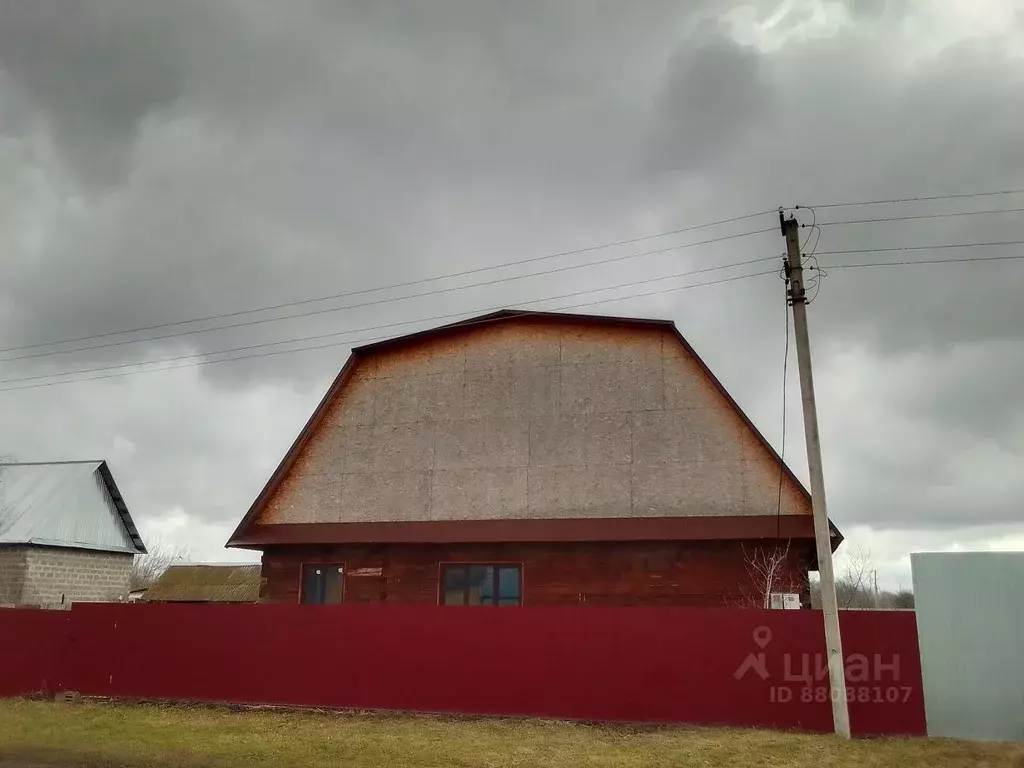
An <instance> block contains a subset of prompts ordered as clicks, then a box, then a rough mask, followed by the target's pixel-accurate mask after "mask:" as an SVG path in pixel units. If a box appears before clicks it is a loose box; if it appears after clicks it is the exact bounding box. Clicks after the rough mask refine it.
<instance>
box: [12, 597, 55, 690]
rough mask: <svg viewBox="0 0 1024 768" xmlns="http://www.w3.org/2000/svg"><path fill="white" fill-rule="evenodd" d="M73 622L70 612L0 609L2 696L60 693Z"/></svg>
mask: <svg viewBox="0 0 1024 768" xmlns="http://www.w3.org/2000/svg"><path fill="white" fill-rule="evenodd" d="M70 619H71V616H70V614H69V613H68V612H67V611H42V610H37V609H31V608H0V696H26V695H29V694H33V693H53V692H54V691H56V690H58V688H59V687H60V681H58V680H57V676H58V672H59V669H60V667H61V662H62V661H63V660H64V659H63V657H64V655H65V654H66V653H67V651H68V646H67V629H68V624H69V622H70Z"/></svg>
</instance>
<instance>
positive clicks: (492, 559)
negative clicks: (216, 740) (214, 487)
mask: <svg viewBox="0 0 1024 768" xmlns="http://www.w3.org/2000/svg"><path fill="white" fill-rule="evenodd" d="M780 499H781V501H780ZM810 512H811V506H810V497H809V495H808V493H807V491H806V490H805V489H804V488H803V486H802V485H801V484H800V482H799V481H798V480H797V479H796V477H794V475H793V473H792V472H791V471H790V470H789V469H788V468H787V467H786V466H785V465H784V464H783V463H782V461H781V459H780V458H779V456H778V455H777V454H776V453H775V451H774V450H773V449H772V448H771V446H770V445H769V444H768V443H767V442H766V441H765V439H764V438H763V437H762V436H761V434H760V433H759V432H758V431H757V429H756V428H755V427H754V425H753V424H752V423H751V422H750V420H749V419H748V418H747V417H746V416H745V415H744V414H743V412H742V411H741V410H740V409H739V407H738V406H737V405H736V403H735V402H734V401H733V399H732V398H731V397H730V396H729V394H728V393H727V392H726V391H725V389H724V388H723V387H722V385H721V384H720V383H719V381H718V380H717V379H716V378H715V377H714V375H713V374H712V373H711V372H710V371H709V370H708V368H707V367H706V366H705V365H704V363H703V362H702V361H701V359H700V358H699V357H698V356H697V354H696V353H695V352H694V351H693V349H692V348H691V347H690V346H689V344H687V342H686V341H685V340H684V339H683V337H682V336H681V335H680V334H679V332H678V331H677V330H676V328H675V325H674V324H673V323H671V322H669V321H664V320H637V319H627V318H612V317H596V316H586V315H567V314H556V313H549V312H519V311H508V310H506V311H502V312H498V313H495V314H491V315H486V316H484V317H480V318H476V319H473V320H467V321H464V322H461V323H456V324H453V325H449V326H444V327H441V328H436V329H433V330H429V331H424V332H420V333H414V334H411V335H408V336H403V337H400V338H396V339H392V340H389V341H384V342H379V343H376V344H370V345H368V346H364V347H360V348H357V349H355V350H353V352H352V355H351V357H350V358H349V360H348V362H347V363H346V365H345V367H344V369H343V370H342V371H341V373H340V374H339V375H338V377H337V378H336V379H335V381H334V383H333V384H332V385H331V387H330V389H329V391H328V392H327V394H326V395H325V396H324V399H323V400H322V401H321V403H320V405H319V406H318V407H317V409H316V411H315V412H314V414H313V416H312V417H311V418H310V420H309V421H308V422H307V424H306V426H305V427H304V428H303V430H302V432H301V434H300V435H299V437H298V438H297V439H296V441H295V443H294V444H293V445H292V447H291V449H290V450H289V451H288V453H287V455H286V456H285V458H284V460H283V461H282V462H281V465H280V466H279V467H278V468H277V470H276V471H275V472H274V474H273V476H272V477H271V478H270V480H269V482H268V483H267V485H266V487H265V488H264V489H263V491H262V492H261V493H260V495H259V497H258V498H257V499H256V501H255V502H254V503H253V505H252V507H251V508H250V509H249V511H248V513H247V514H246V515H245V517H244V518H243V520H242V521H241V523H240V524H239V526H238V528H237V529H236V530H235V532H234V533H233V534H232V536H231V538H230V540H229V541H228V546H229V547H245V548H251V549H259V550H262V551H263V560H262V564H263V587H262V591H261V595H260V600H261V601H262V602H308V603H338V602H383V601H387V602H389V603H435V604H436V603H441V604H446V605H463V604H472V605H475V604H486V605H519V604H526V605H544V604H568V603H586V604H605V605H610V604H615V605H635V604H660V605H722V604H729V603H732V602H739V601H740V600H742V598H743V597H744V595H746V594H748V593H749V591H750V590H751V588H752V587H753V588H756V585H751V583H750V582H751V579H750V577H749V575H748V573H747V571H748V559H749V556H750V554H751V553H752V552H753V551H756V548H758V547H762V548H764V547H771V548H776V547H778V548H780V549H783V548H786V546H787V544H788V549H786V553H787V554H786V557H785V562H784V565H783V567H782V571H783V577H784V578H779V579H778V580H777V582H776V583H777V584H780V585H782V586H783V588H782V589H781V590H779V591H784V592H790V591H797V592H799V593H800V594H801V596H802V600H803V602H804V603H805V604H806V602H807V600H808V592H807V571H808V570H809V569H810V570H813V569H814V568H816V564H815V561H816V557H815V550H814V539H813V526H812V518H811V514H810ZM839 541H840V537H839V534H838V531H834V538H833V545H834V546H836V545H838V543H839Z"/></svg>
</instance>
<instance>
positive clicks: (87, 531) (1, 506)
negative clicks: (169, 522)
mask: <svg viewBox="0 0 1024 768" xmlns="http://www.w3.org/2000/svg"><path fill="white" fill-rule="evenodd" d="M0 544H41V545H47V546H58V547H74V548H77V549H96V550H102V551H106V552H130V553H132V554H144V553H145V552H146V547H145V545H144V544H143V543H142V538H141V537H140V536H139V532H138V530H137V529H136V527H135V523H134V522H132V518H131V515H130V514H129V513H128V508H127V506H126V505H125V503H124V500H123V499H122V498H121V493H120V491H119V490H118V489H117V485H116V484H115V483H114V478H113V476H112V475H111V474H110V469H109V468H108V467H107V463H106V462H105V461H69V462H51V463H33V464H0Z"/></svg>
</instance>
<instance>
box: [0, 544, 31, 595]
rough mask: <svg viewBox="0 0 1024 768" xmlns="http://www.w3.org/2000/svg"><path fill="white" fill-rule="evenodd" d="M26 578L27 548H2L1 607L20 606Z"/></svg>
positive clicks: (0, 553) (0, 559)
mask: <svg viewBox="0 0 1024 768" xmlns="http://www.w3.org/2000/svg"><path fill="white" fill-rule="evenodd" d="M24 576H25V548H24V547H12V546H2V547H0V606H3V605H18V604H19V603H20V602H21V589H22V584H23V582H24Z"/></svg>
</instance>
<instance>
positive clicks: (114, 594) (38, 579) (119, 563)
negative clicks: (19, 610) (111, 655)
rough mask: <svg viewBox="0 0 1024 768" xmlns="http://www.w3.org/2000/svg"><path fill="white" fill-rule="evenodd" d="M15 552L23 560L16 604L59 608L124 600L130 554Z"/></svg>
mask: <svg viewBox="0 0 1024 768" xmlns="http://www.w3.org/2000/svg"><path fill="white" fill-rule="evenodd" d="M18 549H19V550H20V551H21V554H22V557H23V558H24V564H23V567H22V583H23V586H22V590H21V595H20V599H19V601H18V602H19V603H20V604H22V605H35V606H41V607H44V608H60V607H68V606H69V605H71V603H79V602H112V601H117V600H123V599H126V598H127V595H128V583H129V575H130V572H131V564H132V556H131V555H130V554H122V553H115V552H97V551H94V550H87V549H65V548H62V547H38V546H27V547H19V548H18ZM62 598H63V600H62Z"/></svg>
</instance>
